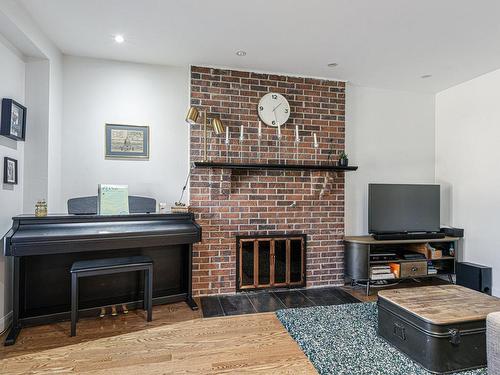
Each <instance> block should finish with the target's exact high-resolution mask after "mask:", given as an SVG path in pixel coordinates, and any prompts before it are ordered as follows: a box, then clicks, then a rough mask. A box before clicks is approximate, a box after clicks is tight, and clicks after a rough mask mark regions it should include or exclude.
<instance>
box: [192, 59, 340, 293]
mask: <svg viewBox="0 0 500 375" xmlns="http://www.w3.org/2000/svg"><path fill="white" fill-rule="evenodd" d="M268 92H277V93H280V94H282V95H284V96H285V97H286V98H287V99H288V101H289V103H290V109H291V115H290V119H289V120H288V122H287V123H286V124H285V125H284V126H283V127H282V140H281V142H280V145H281V151H280V153H279V154H278V147H277V137H276V134H277V132H276V128H272V127H268V126H266V125H264V124H263V125H262V126H263V129H262V133H263V136H262V140H261V146H260V149H259V147H258V142H257V131H258V121H259V118H258V114H257V103H258V101H259V99H260V98H261V97H262V96H263V95H264V94H266V93H268ZM191 104H192V105H193V106H196V107H198V108H200V109H203V110H207V112H208V117H213V116H216V117H220V119H221V120H222V122H223V123H224V125H226V126H228V127H229V129H230V145H229V149H228V147H227V146H226V145H225V143H224V139H225V137H224V136H220V137H212V138H209V147H208V158H209V159H210V160H212V161H221V162H225V161H230V162H232V163H240V162H243V163H257V162H260V163H277V162H278V158H280V159H281V162H284V161H287V162H289V163H295V164H303V163H307V164H314V163H315V162H317V163H327V162H328V159H329V156H330V157H331V158H332V159H333V160H335V161H336V159H337V158H338V153H339V152H341V151H343V150H344V141H345V121H344V114H345V83H344V82H338V81H329V80H322V79H312V78H302V77H292V76H283V75H275V74H262V73H252V72H245V71H236V70H222V69H213V68H207V67H196V66H193V67H192V68H191ZM241 125H243V129H244V135H245V139H244V141H243V143H242V144H240V143H239V141H238V138H239V135H240V126H241ZM295 125H299V130H300V138H301V140H300V143H299V145H298V147H297V145H296V144H295V143H294V139H295ZM313 133H316V134H317V138H318V142H319V149H318V150H317V151H316V150H315V149H314V147H313ZM190 153H191V155H190V158H191V161H199V160H201V159H202V157H203V156H202V154H203V130H202V126H201V125H192V126H191V135H190ZM259 155H260V157H259ZM190 206H191V210H192V211H193V212H194V213H195V216H196V220H197V221H198V223H199V224H200V225H201V226H202V228H203V241H202V242H201V243H199V244H196V245H195V247H194V254H193V255H194V259H193V292H194V294H196V295H209V294H222V293H233V292H235V291H236V288H237V281H236V274H237V271H236V260H237V254H236V240H235V239H236V237H237V236H262V235H289V234H296V235H301V234H305V235H306V236H307V254H306V255H307V256H306V265H305V266H306V267H305V269H306V285H307V286H308V287H311V286H321V285H341V284H343V244H342V240H343V235H344V174H343V172H325V171H281V170H266V169H261V170H237V169H226V168H223V169H221V168H195V169H194V170H193V172H192V175H191V179H190Z"/></svg>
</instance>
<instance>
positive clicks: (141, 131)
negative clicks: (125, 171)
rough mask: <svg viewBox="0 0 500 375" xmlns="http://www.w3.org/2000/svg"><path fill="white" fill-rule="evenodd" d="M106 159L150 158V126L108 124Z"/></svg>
mask: <svg viewBox="0 0 500 375" xmlns="http://www.w3.org/2000/svg"><path fill="white" fill-rule="evenodd" d="M105 128H106V159H149V126H136V125H118V124H106V127H105Z"/></svg>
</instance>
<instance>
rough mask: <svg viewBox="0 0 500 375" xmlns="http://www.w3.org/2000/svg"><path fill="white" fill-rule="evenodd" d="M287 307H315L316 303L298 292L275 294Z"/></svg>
mask: <svg viewBox="0 0 500 375" xmlns="http://www.w3.org/2000/svg"><path fill="white" fill-rule="evenodd" d="M273 294H274V295H275V296H276V297H278V298H279V299H280V301H281V302H283V304H284V305H285V306H286V307H291V308H293V307H309V306H314V305H315V304H314V302H313V301H311V300H310V299H309V298H307V297H306V296H305V295H303V294H302V293H300V292H299V291H298V290H291V291H285V292H273Z"/></svg>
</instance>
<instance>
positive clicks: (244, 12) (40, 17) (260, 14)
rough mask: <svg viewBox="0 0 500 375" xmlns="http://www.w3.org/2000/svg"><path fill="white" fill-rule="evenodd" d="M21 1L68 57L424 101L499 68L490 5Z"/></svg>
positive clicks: (499, 46) (339, 0)
mask: <svg viewBox="0 0 500 375" xmlns="http://www.w3.org/2000/svg"><path fill="white" fill-rule="evenodd" d="M21 1H22V3H23V4H24V6H25V7H26V9H27V10H28V11H29V12H30V13H31V15H32V16H33V18H34V19H35V20H36V21H37V22H38V23H39V24H40V26H41V28H42V29H43V30H44V31H45V32H46V33H47V35H48V36H49V37H50V38H51V39H52V40H53V41H54V42H55V44H56V45H57V46H58V47H59V48H60V49H61V50H62V51H63V52H64V53H65V54H69V55H78V56H88V57H97V58H106V59H115V60H124V61H134V62H144V63H154V64H167V65H184V64H201V65H210V66H226V67H233V68H243V69H253V70H259V71H268V72H278V73H288V74H296V75H307V76H314V77H327V78H337V79H343V80H348V81H351V82H353V83H354V84H359V85H365V86H373V87H380V88H388V89H401V90H411V91H425V92H437V91H440V90H443V89H445V88H448V87H451V86H453V85H456V84H458V83H461V82H464V81H467V80H469V79H471V78H474V77H476V76H478V75H481V74H484V73H487V72H489V71H492V70H495V69H497V68H500V1H497V0H483V1H474V0H300V1H299V0H246V1H243V0H177V1H173V0H21ZM117 33H121V34H123V35H124V36H125V38H126V42H125V43H123V44H121V45H118V44H116V43H115V42H114V41H113V38H112V36H113V35H114V34H117ZM237 50H245V51H246V52H247V55H246V56H245V57H238V56H236V55H235V52H236V51H237ZM330 62H337V63H338V64H339V65H338V67H335V68H329V67H327V64H328V63H330ZM424 74H432V77H431V78H427V79H422V78H420V77H421V76H422V75H424Z"/></svg>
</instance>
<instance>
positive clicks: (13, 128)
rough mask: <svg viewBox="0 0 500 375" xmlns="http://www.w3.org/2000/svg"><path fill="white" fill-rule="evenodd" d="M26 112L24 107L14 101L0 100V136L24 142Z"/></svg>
mask: <svg viewBox="0 0 500 375" xmlns="http://www.w3.org/2000/svg"><path fill="white" fill-rule="evenodd" d="M26 112H27V109H26V107H25V106H23V105H22V104H20V103H18V102H16V101H15V100H12V99H5V98H4V99H2V120H1V125H0V134H1V135H3V136H5V137H8V138H11V139H14V140H16V141H24V139H25V138H26Z"/></svg>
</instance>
